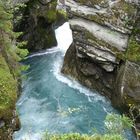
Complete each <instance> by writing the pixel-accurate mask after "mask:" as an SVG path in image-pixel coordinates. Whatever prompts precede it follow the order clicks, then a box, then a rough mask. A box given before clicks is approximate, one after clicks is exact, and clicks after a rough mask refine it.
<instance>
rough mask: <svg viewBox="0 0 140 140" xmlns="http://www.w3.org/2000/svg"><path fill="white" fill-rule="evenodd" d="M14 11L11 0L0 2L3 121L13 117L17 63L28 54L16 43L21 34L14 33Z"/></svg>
mask: <svg viewBox="0 0 140 140" xmlns="http://www.w3.org/2000/svg"><path fill="white" fill-rule="evenodd" d="M13 11H14V8H13V7H12V3H11V1H10V0H7V1H4V0H1V1H0V118H3V119H9V117H11V116H12V115H13V113H12V111H13V109H14V108H15V102H16V99H17V91H18V88H17V87H18V76H19V73H20V67H19V65H18V63H17V61H19V60H20V59H22V58H24V57H25V56H26V55H27V53H28V51H27V50H26V49H21V48H20V47H21V46H23V45H24V44H25V43H24V42H21V43H19V42H16V37H18V36H19V35H20V34H21V33H15V32H13V25H12V20H13Z"/></svg>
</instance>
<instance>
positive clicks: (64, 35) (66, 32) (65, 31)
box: [55, 22, 73, 53]
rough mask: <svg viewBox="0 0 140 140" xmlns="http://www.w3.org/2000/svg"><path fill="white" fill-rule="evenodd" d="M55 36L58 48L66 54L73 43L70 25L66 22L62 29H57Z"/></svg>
mask: <svg viewBox="0 0 140 140" xmlns="http://www.w3.org/2000/svg"><path fill="white" fill-rule="evenodd" d="M55 35H56V39H57V43H58V48H59V49H60V50H61V51H62V52H64V53H65V52H66V50H67V49H68V48H69V46H70V45H71V43H72V41H73V39H72V31H71V29H70V25H69V23H68V22H66V23H64V24H63V25H62V26H61V27H59V28H58V29H56V30H55Z"/></svg>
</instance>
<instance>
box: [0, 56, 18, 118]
mask: <svg viewBox="0 0 140 140" xmlns="http://www.w3.org/2000/svg"><path fill="white" fill-rule="evenodd" d="M16 99H17V81H16V80H15V79H14V78H13V75H12V74H11V73H10V69H9V67H8V65H7V63H6V61H5V59H4V58H3V56H2V55H1V54H0V118H2V117H4V118H5V117H6V118H8V117H9V115H11V113H12V112H10V110H11V109H12V108H13V107H14V105H15V102H16Z"/></svg>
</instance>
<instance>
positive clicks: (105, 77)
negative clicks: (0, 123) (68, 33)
mask: <svg viewBox="0 0 140 140" xmlns="http://www.w3.org/2000/svg"><path fill="white" fill-rule="evenodd" d="M65 5H66V8H67V12H68V16H69V23H70V26H71V29H72V32H73V43H72V45H71V46H70V48H69V49H68V51H67V52H66V55H65V59H64V64H63V68H62V72H63V73H64V74H67V75H70V76H72V77H74V78H75V79H77V80H79V81H80V82H81V83H82V84H84V85H86V86H88V87H89V88H91V89H96V90H97V91H99V92H100V93H101V94H103V95H105V96H107V97H108V98H110V99H111V100H112V102H113V104H114V105H116V106H117V107H123V106H127V107H128V106H129V105H130V104H140V72H139V69H140V26H139V25H140V14H139V12H140V10H139V1H138V0H88V1H86V0H66V1H65Z"/></svg>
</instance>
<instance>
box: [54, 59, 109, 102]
mask: <svg viewBox="0 0 140 140" xmlns="http://www.w3.org/2000/svg"><path fill="white" fill-rule="evenodd" d="M62 64H63V59H62V58H58V59H57V61H56V62H55V63H54V68H53V73H54V75H55V77H56V79H57V80H58V81H61V82H63V83H65V84H67V85H68V86H69V87H71V88H73V89H76V90H78V91H79V92H80V93H83V94H85V95H86V96H88V100H89V101H90V102H91V101H92V100H91V98H90V97H92V98H94V101H102V102H107V100H106V99H105V97H103V96H101V95H99V94H98V93H96V92H93V91H91V90H90V89H88V88H86V87H84V86H82V85H81V84H80V83H78V82H77V81H76V80H75V79H73V78H71V77H68V76H67V77H66V76H65V75H63V74H62V73H61V71H60V70H61V67H62ZM108 102H109V101H108Z"/></svg>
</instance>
